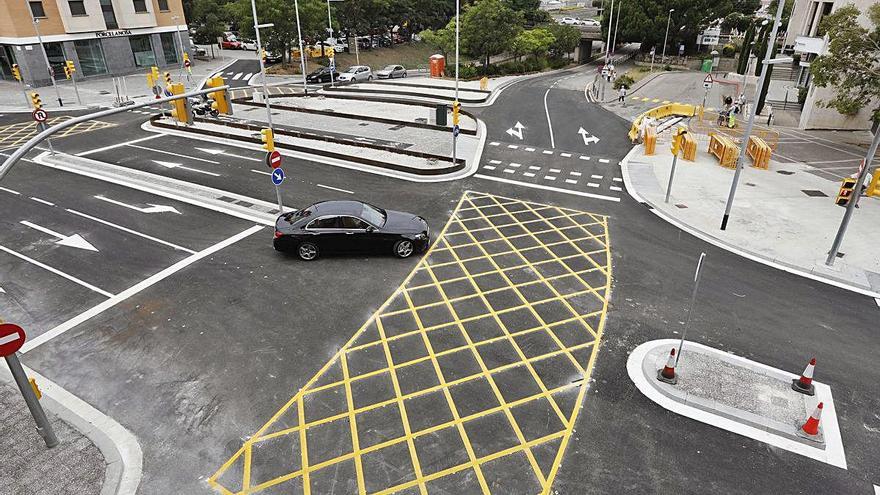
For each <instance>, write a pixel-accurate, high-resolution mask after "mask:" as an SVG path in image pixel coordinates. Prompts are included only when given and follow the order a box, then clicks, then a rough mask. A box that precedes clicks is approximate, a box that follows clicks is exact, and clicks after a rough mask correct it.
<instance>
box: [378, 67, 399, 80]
mask: <svg viewBox="0 0 880 495" xmlns="http://www.w3.org/2000/svg"><path fill="white" fill-rule="evenodd" d="M376 77H378V78H379V79H394V78H396V77H406V69H404V68H403V66H402V65H387V66H385V68H384V69H382V70H380V71H376Z"/></svg>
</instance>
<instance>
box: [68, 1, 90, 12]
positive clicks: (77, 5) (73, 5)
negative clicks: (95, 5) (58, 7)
mask: <svg viewBox="0 0 880 495" xmlns="http://www.w3.org/2000/svg"><path fill="white" fill-rule="evenodd" d="M67 4H68V5H69V6H70V15H88V14H87V13H86V4H85V2H84V1H83V0H70V1H69V2H67Z"/></svg>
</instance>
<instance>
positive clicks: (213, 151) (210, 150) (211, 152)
mask: <svg viewBox="0 0 880 495" xmlns="http://www.w3.org/2000/svg"><path fill="white" fill-rule="evenodd" d="M196 149H197V150H199V151H202V152H205V153H207V154H209V155H226V156H229V157H232V158H240V159H242V160H250V161H252V162H262V161H264V160H261V159H259V158H253V157H250V156H241V155H233V154H232V153H227V152H226V150H218V149H215V148H196Z"/></svg>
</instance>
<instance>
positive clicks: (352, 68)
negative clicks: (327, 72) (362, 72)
mask: <svg viewBox="0 0 880 495" xmlns="http://www.w3.org/2000/svg"><path fill="white" fill-rule="evenodd" d="M357 71H358V68H357V67H349V68H348V69H345V72H347V73H349V74H354V73H355V72H357Z"/></svg>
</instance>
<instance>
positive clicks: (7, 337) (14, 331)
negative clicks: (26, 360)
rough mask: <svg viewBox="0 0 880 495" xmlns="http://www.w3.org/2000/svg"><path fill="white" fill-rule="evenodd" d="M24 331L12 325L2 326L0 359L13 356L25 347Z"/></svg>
mask: <svg viewBox="0 0 880 495" xmlns="http://www.w3.org/2000/svg"><path fill="white" fill-rule="evenodd" d="M24 339H25V334H24V330H23V329H22V328H21V327H20V326H18V325H13V324H12V323H3V324H0V357H6V356H11V355H12V354H15V353H16V352H18V350H19V349H21V346H23V345H24Z"/></svg>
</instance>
